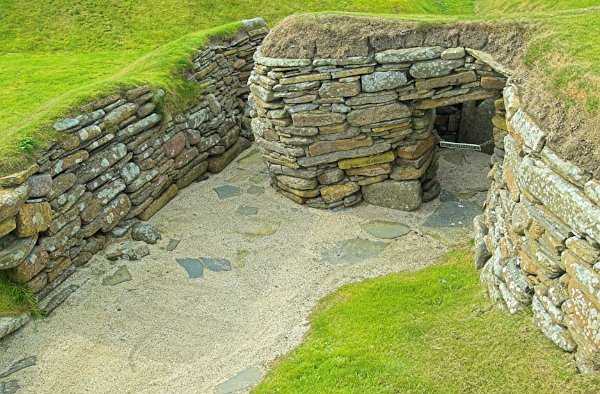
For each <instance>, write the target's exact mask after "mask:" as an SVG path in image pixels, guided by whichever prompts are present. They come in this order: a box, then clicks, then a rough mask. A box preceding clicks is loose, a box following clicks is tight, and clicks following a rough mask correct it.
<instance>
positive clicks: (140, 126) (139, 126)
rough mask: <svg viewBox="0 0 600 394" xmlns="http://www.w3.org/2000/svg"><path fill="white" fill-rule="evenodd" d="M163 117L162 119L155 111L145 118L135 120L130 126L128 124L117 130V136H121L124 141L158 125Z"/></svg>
mask: <svg viewBox="0 0 600 394" xmlns="http://www.w3.org/2000/svg"><path fill="white" fill-rule="evenodd" d="M161 119H162V117H161V116H160V115H159V114H157V113H153V114H152V115H150V116H147V117H145V118H144V119H142V120H140V121H138V122H135V123H133V124H130V125H129V126H127V127H126V128H124V129H121V130H119V131H118V132H117V138H119V139H120V140H121V141H122V140H125V139H127V138H130V137H133V136H135V135H137V134H139V133H141V132H142V131H144V130H148V129H150V128H151V127H153V126H154V125H156V124H157V123H158V122H160V120H161Z"/></svg>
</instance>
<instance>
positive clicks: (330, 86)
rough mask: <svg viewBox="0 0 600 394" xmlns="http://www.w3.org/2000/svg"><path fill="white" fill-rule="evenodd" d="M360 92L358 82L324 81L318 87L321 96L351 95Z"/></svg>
mask: <svg viewBox="0 0 600 394" xmlns="http://www.w3.org/2000/svg"><path fill="white" fill-rule="evenodd" d="M359 93H360V84H359V83H358V82H325V83H323V85H321V88H320V89H319V96H320V97H321V98H332V97H353V96H356V95H357V94H359Z"/></svg>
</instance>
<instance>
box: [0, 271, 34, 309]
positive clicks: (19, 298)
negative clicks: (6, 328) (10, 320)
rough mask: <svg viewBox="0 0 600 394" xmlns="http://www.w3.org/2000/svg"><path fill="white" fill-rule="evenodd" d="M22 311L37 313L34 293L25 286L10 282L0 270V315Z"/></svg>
mask: <svg viewBox="0 0 600 394" xmlns="http://www.w3.org/2000/svg"><path fill="white" fill-rule="evenodd" d="M22 313H32V314H34V315H38V314H39V312H38V309H37V301H36V298H35V295H33V294H32V293H31V292H29V291H28V290H27V289H26V288H25V286H23V285H18V284H15V283H12V282H10V281H9V280H8V279H7V278H6V277H5V276H4V274H3V273H2V272H1V271H0V317H6V316H18V315H20V314H22Z"/></svg>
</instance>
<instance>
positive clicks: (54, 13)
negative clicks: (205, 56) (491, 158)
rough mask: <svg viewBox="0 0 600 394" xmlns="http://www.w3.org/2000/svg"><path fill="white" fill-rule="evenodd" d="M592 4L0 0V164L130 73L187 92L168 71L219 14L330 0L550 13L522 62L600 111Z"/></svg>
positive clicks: (398, 8)
mask: <svg viewBox="0 0 600 394" xmlns="http://www.w3.org/2000/svg"><path fill="white" fill-rule="evenodd" d="M597 5H600V0H574V1H571V0H546V1H539V0H509V1H505V2H500V3H498V2H497V1H492V0H420V1H409V0H369V1H367V0H348V1H345V2H339V1H336V0H319V1H316V0H299V1H295V2H276V1H274V0H262V1H256V0H242V1H232V0H226V1H213V0H183V1H182V0H147V1H144V2H139V1H134V0H73V1H67V0H35V1H33V0H19V1H17V0H4V1H3V2H2V7H0V91H1V92H2V105H0V174H3V173H6V172H9V171H10V170H13V169H15V168H17V167H21V166H22V165H23V164H24V163H26V162H28V161H31V160H33V152H34V151H36V150H37V149H39V148H42V147H44V146H47V145H48V144H49V143H50V142H51V141H52V140H54V139H55V138H56V135H55V133H53V132H52V130H51V128H50V127H49V126H50V125H51V123H52V120H53V119H57V118H58V117H59V116H60V115H64V114H65V113H66V112H67V111H68V109H69V108H72V107H73V106H76V105H78V104H80V103H82V102H83V101H86V100H90V99H93V98H94V97H97V96H98V95H101V94H105V93H108V92H112V91H114V90H116V89H119V88H121V87H124V86H130V85H131V84H133V83H150V84H152V85H153V86H155V87H162V88H165V89H167V90H170V91H172V92H177V93H178V95H182V93H181V92H183V96H185V92H186V91H187V90H186V89H189V86H184V84H182V83H181V82H180V81H179V80H178V79H177V78H176V77H174V76H176V75H177V70H178V69H180V68H181V67H183V66H184V65H185V63H186V60H187V56H188V55H189V53H191V52H192V51H193V49H194V48H195V47H197V46H201V45H202V44H204V43H205V42H206V40H207V39H208V38H209V37H210V36H212V35H219V34H226V33H228V32H231V31H232V30H234V27H235V25H231V24H230V25H225V26H222V27H219V28H214V26H220V25H222V24H225V23H230V22H233V21H238V20H240V19H244V18H251V17H255V16H262V17H264V18H265V19H266V20H267V22H268V23H270V24H271V25H273V24H274V23H276V22H278V21H279V20H281V19H282V18H283V17H285V16H286V15H290V14H293V13H298V12H317V11H326V10H327V11H338V12H354V13H377V14H381V15H384V16H386V17H401V18H406V19H412V20H421V21H424V22H428V23H430V22H440V21H447V22H452V21H457V20H473V19H494V18H510V19H515V18H517V19H519V18H521V19H522V18H526V17H528V16H531V17H533V18H538V19H540V20H542V21H547V23H543V24H542V27H541V29H543V30H540V32H539V33H540V34H537V35H536V37H538V38H537V41H536V37H532V49H531V51H529V55H528V57H527V59H526V60H527V61H528V62H529V66H530V67H532V68H537V69H539V70H541V71H540V72H541V73H543V75H546V76H547V77H548V80H549V81H550V82H549V83H548V88H549V90H551V91H552V94H554V95H555V96H556V97H560V98H561V100H565V101H566V102H567V103H568V105H571V104H572V103H581V105H582V106H585V108H586V110H588V111H591V112H594V111H595V113H597V112H598V107H599V103H600V93H598V92H599V91H600V89H599V87H600V82H598V80H599V75H600V70H599V67H600V59H599V57H600V51H599V50H598V40H597V37H598V36H599V35H600V32H599V30H600V26H599V24H598V23H597V20H598V18H599V17H600V10H598V9H596V11H593V10H590V9H588V10H585V11H568V10H575V9H580V8H584V7H592V6H597ZM565 10H567V11H565ZM561 12H562V13H561ZM557 15H558V16H559V17H558V18H556V16H557ZM209 28H212V29H210V30H204V29H209ZM565 54H566V55H568V56H569V61H566V62H565V61H564V60H565V56H564V55H565ZM135 59H138V60H137V61H135ZM133 61H135V62H134V63H133V64H132V62H133ZM180 91H181V92H180ZM173 96H176V95H175V94H174V95H173Z"/></svg>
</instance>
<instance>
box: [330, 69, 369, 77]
mask: <svg viewBox="0 0 600 394" xmlns="http://www.w3.org/2000/svg"><path fill="white" fill-rule="evenodd" d="M373 70H375V67H373V66H365V67H356V68H347V69H344V70H340V71H334V72H332V73H331V76H332V78H334V79H338V78H347V77H353V76H356V75H364V74H370V73H372V72H373Z"/></svg>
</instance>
